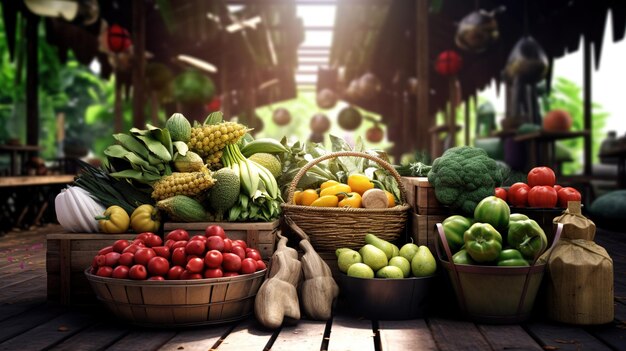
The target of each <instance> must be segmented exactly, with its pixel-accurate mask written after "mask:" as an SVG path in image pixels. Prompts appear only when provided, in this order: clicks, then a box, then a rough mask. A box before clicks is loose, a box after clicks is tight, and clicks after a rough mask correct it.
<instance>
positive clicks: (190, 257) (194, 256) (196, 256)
mask: <svg viewBox="0 0 626 351" xmlns="http://www.w3.org/2000/svg"><path fill="white" fill-rule="evenodd" d="M192 258H202V257H200V256H198V255H187V262H189V260H191V259H192Z"/></svg>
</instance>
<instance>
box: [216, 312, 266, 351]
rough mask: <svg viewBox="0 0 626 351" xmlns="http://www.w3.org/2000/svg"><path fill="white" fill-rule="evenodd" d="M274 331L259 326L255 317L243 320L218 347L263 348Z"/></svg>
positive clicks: (234, 349)
mask: <svg viewBox="0 0 626 351" xmlns="http://www.w3.org/2000/svg"><path fill="white" fill-rule="evenodd" d="M272 335H273V332H271V331H267V330H264V329H260V328H258V325H257V324H256V321H255V320H254V319H253V318H248V319H246V320H245V321H243V322H241V323H240V324H239V325H237V327H235V329H234V330H233V331H232V332H231V333H230V334H228V336H226V338H225V339H224V341H222V343H221V344H220V345H219V346H218V347H217V349H218V350H219V351H258V350H263V349H264V347H265V345H267V343H268V342H269V341H270V338H271V337H272Z"/></svg>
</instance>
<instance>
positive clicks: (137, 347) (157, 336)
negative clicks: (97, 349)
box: [107, 329, 176, 351]
mask: <svg viewBox="0 0 626 351" xmlns="http://www.w3.org/2000/svg"><path fill="white" fill-rule="evenodd" d="M175 335H176V332H175V331H172V330H167V329H159V330H146V329H135V330H133V331H132V332H130V333H129V334H128V335H126V336H125V337H123V338H122V339H120V340H118V341H117V342H116V343H115V344H113V345H111V346H109V347H108V348H107V351H128V350H133V351H153V350H156V349H158V348H159V347H161V345H163V344H165V343H166V342H168V341H169V340H170V339H172V338H173V337H174V336H175Z"/></svg>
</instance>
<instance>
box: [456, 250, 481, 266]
mask: <svg viewBox="0 0 626 351" xmlns="http://www.w3.org/2000/svg"><path fill="white" fill-rule="evenodd" d="M452 262H454V263H456V264H476V262H474V260H472V257H470V255H469V254H468V253H467V250H465V249H463V250H460V251H459V252H457V253H455V254H454V256H452Z"/></svg>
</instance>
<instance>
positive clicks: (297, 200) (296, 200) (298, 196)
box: [292, 190, 302, 205]
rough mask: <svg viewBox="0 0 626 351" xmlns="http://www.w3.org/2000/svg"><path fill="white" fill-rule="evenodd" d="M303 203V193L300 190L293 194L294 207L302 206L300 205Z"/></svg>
mask: <svg viewBox="0 0 626 351" xmlns="http://www.w3.org/2000/svg"><path fill="white" fill-rule="evenodd" d="M301 202H302V191H300V190H296V191H295V192H294V193H293V202H292V204H293V205H300V203H301Z"/></svg>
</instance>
